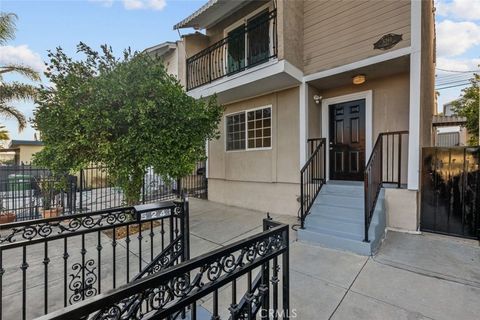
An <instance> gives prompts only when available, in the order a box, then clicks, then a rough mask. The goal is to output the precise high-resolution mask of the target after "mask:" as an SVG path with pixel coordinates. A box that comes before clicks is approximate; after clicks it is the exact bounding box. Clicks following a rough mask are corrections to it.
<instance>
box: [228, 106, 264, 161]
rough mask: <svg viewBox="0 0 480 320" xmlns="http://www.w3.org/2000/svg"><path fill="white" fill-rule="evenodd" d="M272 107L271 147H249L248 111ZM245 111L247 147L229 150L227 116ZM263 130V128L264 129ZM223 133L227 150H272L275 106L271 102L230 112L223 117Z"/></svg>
mask: <svg viewBox="0 0 480 320" xmlns="http://www.w3.org/2000/svg"><path fill="white" fill-rule="evenodd" d="M267 108H270V147H262V148H249V147H248V113H249V112H251V111H256V110H260V109H267ZM240 113H245V149H238V150H227V134H228V132H227V117H229V116H234V115H236V114H240ZM262 130H263V129H262ZM223 133H224V137H225V139H224V140H225V143H224V150H225V152H244V151H264V150H271V149H272V146H273V106H272V105H271V104H267V105H264V106H261V107H256V108H251V109H245V110H242V111H235V112H231V113H228V114H225V116H224V119H223Z"/></svg>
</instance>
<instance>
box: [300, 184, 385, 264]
mask: <svg viewBox="0 0 480 320" xmlns="http://www.w3.org/2000/svg"><path fill="white" fill-rule="evenodd" d="M359 189H361V191H359ZM348 192H350V193H351V194H350V195H349V194H348ZM363 201H364V200H363V186H356V185H349V184H347V183H343V184H330V185H329V184H327V185H325V186H324V187H323V188H322V191H321V192H320V194H319V196H318V197H317V199H316V200H315V203H314V204H313V206H312V208H311V210H310V214H309V215H308V217H307V219H306V229H303V230H299V232H298V239H299V240H301V241H305V242H309V243H313V244H315V243H316V244H319V245H321V246H326V247H330V248H334V249H341V250H347V251H352V252H355V253H358V254H362V255H371V254H372V253H374V252H375V251H376V250H377V249H378V247H379V245H380V243H381V240H382V238H383V235H384V232H385V225H386V223H385V204H384V190H382V191H381V193H380V195H379V198H378V201H377V206H376V208H375V212H374V214H373V217H372V221H371V223H370V228H369V230H368V236H369V240H370V242H368V243H365V242H363V240H364V237H365V234H364V233H365V230H364V228H365V227H364V224H365V221H364V215H365V212H364V208H363V205H364V202H363Z"/></svg>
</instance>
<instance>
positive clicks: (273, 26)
mask: <svg viewBox="0 0 480 320" xmlns="http://www.w3.org/2000/svg"><path fill="white" fill-rule="evenodd" d="M277 51H278V49H277V12H276V10H272V11H270V12H268V14H266V15H265V16H264V18H259V19H257V20H255V22H254V23H248V24H246V25H245V26H244V28H243V30H238V29H237V31H234V32H232V33H231V34H230V35H229V36H228V37H226V38H223V39H222V40H220V41H218V42H216V43H214V44H213V45H211V46H210V47H208V48H206V49H204V50H202V51H200V52H199V53H197V54H195V55H194V56H192V57H190V58H188V59H187V61H186V64H187V90H192V89H195V88H197V87H200V86H202V85H204V84H207V83H210V82H212V81H214V80H217V79H220V78H223V77H225V76H228V75H231V74H235V73H237V72H240V71H243V70H245V69H247V68H251V67H253V66H256V65H259V64H261V63H264V62H266V61H268V60H270V59H271V58H274V57H276V56H277Z"/></svg>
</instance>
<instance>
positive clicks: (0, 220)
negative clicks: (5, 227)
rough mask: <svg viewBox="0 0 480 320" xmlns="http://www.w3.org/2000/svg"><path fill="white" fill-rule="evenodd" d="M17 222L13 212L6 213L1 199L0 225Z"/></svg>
mask: <svg viewBox="0 0 480 320" xmlns="http://www.w3.org/2000/svg"><path fill="white" fill-rule="evenodd" d="M15 220H17V215H16V214H15V212H13V211H7V210H6V209H5V208H4V207H3V199H0V224H4V223H11V222H15Z"/></svg>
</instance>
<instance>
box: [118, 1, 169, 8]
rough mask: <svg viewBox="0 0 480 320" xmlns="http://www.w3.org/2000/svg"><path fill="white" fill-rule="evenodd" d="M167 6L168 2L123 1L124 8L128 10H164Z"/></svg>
mask: <svg viewBox="0 0 480 320" xmlns="http://www.w3.org/2000/svg"><path fill="white" fill-rule="evenodd" d="M166 5H167V2H166V0H123V6H124V7H125V9H127V10H138V9H152V10H163V8H165V6H166Z"/></svg>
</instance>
